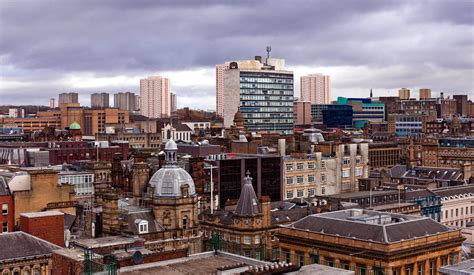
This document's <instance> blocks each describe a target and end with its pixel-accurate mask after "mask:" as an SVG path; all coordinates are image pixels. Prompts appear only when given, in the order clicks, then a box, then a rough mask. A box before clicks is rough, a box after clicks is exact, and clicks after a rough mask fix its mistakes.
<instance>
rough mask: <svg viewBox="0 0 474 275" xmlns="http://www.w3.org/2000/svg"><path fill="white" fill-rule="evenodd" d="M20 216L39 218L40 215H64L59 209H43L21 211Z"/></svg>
mask: <svg viewBox="0 0 474 275" xmlns="http://www.w3.org/2000/svg"><path fill="white" fill-rule="evenodd" d="M20 216H22V217H27V218H41V217H51V216H64V213H62V212H59V211H43V212H30V213H21V214H20Z"/></svg>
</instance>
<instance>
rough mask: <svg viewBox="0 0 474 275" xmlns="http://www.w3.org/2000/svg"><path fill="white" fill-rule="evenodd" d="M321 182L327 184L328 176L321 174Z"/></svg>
mask: <svg viewBox="0 0 474 275" xmlns="http://www.w3.org/2000/svg"><path fill="white" fill-rule="evenodd" d="M321 181H322V182H326V174H324V173H322V174H321Z"/></svg>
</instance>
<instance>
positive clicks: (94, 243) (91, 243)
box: [73, 236, 145, 249]
mask: <svg viewBox="0 0 474 275" xmlns="http://www.w3.org/2000/svg"><path fill="white" fill-rule="evenodd" d="M137 241H145V239H143V238H139V237H133V238H129V237H122V236H109V237H103V238H95V239H78V240H74V241H73V243H74V244H76V245H78V246H81V247H84V248H92V249H93V248H99V247H107V246H115V245H121V244H133V243H135V242H137Z"/></svg>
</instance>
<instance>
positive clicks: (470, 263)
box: [438, 259, 474, 275]
mask: <svg viewBox="0 0 474 275" xmlns="http://www.w3.org/2000/svg"><path fill="white" fill-rule="evenodd" d="M438 271H439V272H440V273H442V274H456V275H468V274H474V259H470V260H467V261H464V262H460V263H457V264H455V265H448V266H442V267H440V268H439V270H438Z"/></svg>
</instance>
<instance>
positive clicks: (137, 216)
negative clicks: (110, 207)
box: [125, 211, 164, 235]
mask: <svg viewBox="0 0 474 275" xmlns="http://www.w3.org/2000/svg"><path fill="white" fill-rule="evenodd" d="M125 215H126V219H127V221H128V223H127V224H128V232H133V233H134V234H136V235H138V233H139V232H138V225H137V223H136V222H135V221H137V220H145V221H147V222H148V233H155V232H161V231H164V228H163V227H162V226H161V225H160V224H159V223H158V222H156V221H155V217H154V216H153V213H152V212H151V211H149V212H146V211H142V212H135V213H128V214H125Z"/></svg>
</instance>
